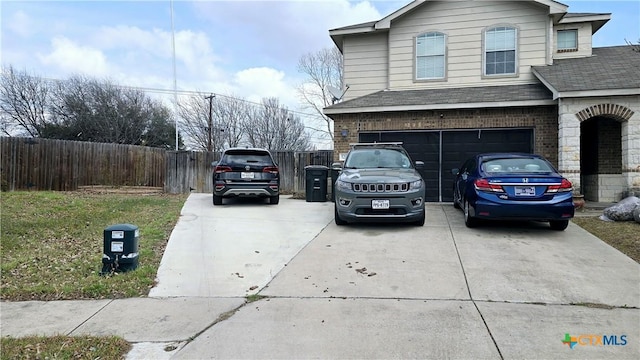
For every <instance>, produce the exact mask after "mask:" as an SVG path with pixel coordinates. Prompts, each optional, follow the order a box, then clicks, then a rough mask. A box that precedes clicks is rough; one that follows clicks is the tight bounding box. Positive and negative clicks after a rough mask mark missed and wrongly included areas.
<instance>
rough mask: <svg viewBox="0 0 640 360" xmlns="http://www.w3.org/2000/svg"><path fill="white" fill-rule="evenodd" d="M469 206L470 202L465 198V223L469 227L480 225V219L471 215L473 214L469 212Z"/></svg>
mask: <svg viewBox="0 0 640 360" xmlns="http://www.w3.org/2000/svg"><path fill="white" fill-rule="evenodd" d="M469 207H470V205H469V202H468V201H467V200H466V199H465V200H464V224H465V225H466V226H467V227H468V228H472V227H476V226H478V219H476V218H474V217H472V216H471V214H470V213H469Z"/></svg>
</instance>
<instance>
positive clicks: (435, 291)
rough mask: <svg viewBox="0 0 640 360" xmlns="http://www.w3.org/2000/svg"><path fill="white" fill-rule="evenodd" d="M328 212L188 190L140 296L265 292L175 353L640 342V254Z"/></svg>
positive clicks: (436, 221) (554, 354) (416, 350)
mask: <svg viewBox="0 0 640 360" xmlns="http://www.w3.org/2000/svg"><path fill="white" fill-rule="evenodd" d="M332 220H333V204H332V203H331V202H326V203H313V202H312V203H308V202H305V201H304V200H293V199H287V198H283V199H282V200H281V203H280V204H279V205H277V206H270V205H267V204H260V203H255V202H234V203H230V204H227V205H224V206H221V207H214V206H212V205H211V197H210V195H206V194H193V195H191V196H190V197H189V200H188V201H187V203H186V204H185V207H184V209H183V216H182V219H181V221H180V222H179V223H178V226H177V227H176V230H175V231H174V233H173V234H172V236H171V240H170V242H169V245H168V247H167V251H166V252H165V257H164V258H163V260H162V264H161V266H160V271H159V274H158V286H157V287H156V288H154V289H153V290H152V291H151V294H150V296H155V297H172V296H181V297H185V296H186V297H189V296H193V297H241V296H245V295H247V294H258V295H262V296H265V297H264V298H261V299H260V300H258V301H254V302H250V303H247V304H246V305H244V306H242V307H240V308H238V309H237V310H236V311H235V312H233V313H232V314H230V315H229V316H228V317H225V320H223V321H220V322H217V323H215V324H214V325H213V326H210V327H208V328H207V329H203V331H202V332H201V333H199V334H197V336H194V337H195V338H194V339H193V341H190V342H188V343H187V344H186V345H184V346H182V347H181V348H180V349H179V350H178V351H176V352H175V353H174V354H173V358H179V359H191V358H234V359H237V358H253V359H256V358H292V359H293V358H295V359H299V358H351V359H355V358H359V359H361V358H367V359H370V358H482V359H501V358H506V359H513V358H582V359H583V358H592V359H603V358H610V359H623V358H628V359H632V358H637V356H638V354H639V353H640V310H639V308H640V265H638V264H637V263H636V262H634V261H633V260H631V259H630V258H628V257H626V256H625V255H623V254H622V253H620V252H618V251H617V250H615V249H613V248H611V247H609V246H608V245H606V244H605V243H603V242H602V241H600V240H599V239H597V238H596V237H594V236H592V235H590V234H589V233H587V232H586V231H584V230H582V229H581V228H579V227H578V226H576V225H574V224H570V226H569V228H568V229H567V230H566V231H564V232H556V231H552V230H549V229H548V226H547V225H546V224H536V223H524V224H507V225H501V224H494V225H490V226H484V227H480V228H477V229H467V228H466V227H465V226H464V223H463V219H462V213H461V212H460V211H459V210H456V209H454V208H453V207H452V206H451V205H449V204H429V205H428V206H427V223H426V225H425V226H424V227H415V226H411V225H408V226H407V225H402V226H399V225H350V226H344V227H338V226H336V225H335V224H334V223H333V221H332ZM566 334H569V338H568V339H569V340H571V339H572V338H573V340H575V341H576V342H577V344H576V345H574V347H573V348H571V347H570V346H569V345H568V344H564V343H563V342H562V341H563V340H564V339H565V336H567V335H566ZM603 337H604V338H603ZM613 343H616V344H618V345H613ZM623 343H624V345H623ZM605 344H606V345H605Z"/></svg>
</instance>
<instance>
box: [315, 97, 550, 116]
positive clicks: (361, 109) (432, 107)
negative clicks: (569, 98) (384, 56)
mask: <svg viewBox="0 0 640 360" xmlns="http://www.w3.org/2000/svg"><path fill="white" fill-rule="evenodd" d="M557 103H558V102H557V101H555V100H523V101H503V102H484V103H461V104H429V105H397V106H368V107H359V108H349V109H344V108H342V109H328V108H325V109H323V113H324V114H325V115H336V114H358V113H372V112H392V111H421V110H455V109H481V108H503V107H523V106H545V105H557Z"/></svg>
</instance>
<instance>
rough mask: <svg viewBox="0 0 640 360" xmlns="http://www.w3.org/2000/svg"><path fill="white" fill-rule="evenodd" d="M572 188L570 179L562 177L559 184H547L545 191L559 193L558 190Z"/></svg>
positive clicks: (569, 189) (565, 190)
mask: <svg viewBox="0 0 640 360" xmlns="http://www.w3.org/2000/svg"><path fill="white" fill-rule="evenodd" d="M571 190H573V185H572V184H571V181H569V180H567V179H562V181H561V182H560V185H549V186H547V193H559V192H567V191H571Z"/></svg>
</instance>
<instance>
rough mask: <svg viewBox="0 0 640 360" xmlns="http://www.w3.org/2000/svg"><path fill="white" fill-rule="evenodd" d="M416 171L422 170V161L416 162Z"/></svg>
mask: <svg viewBox="0 0 640 360" xmlns="http://www.w3.org/2000/svg"><path fill="white" fill-rule="evenodd" d="M416 169H418V170H422V169H424V161H420V160H418V161H416Z"/></svg>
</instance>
